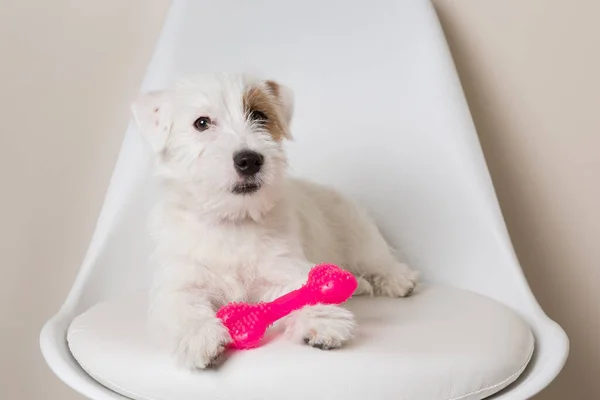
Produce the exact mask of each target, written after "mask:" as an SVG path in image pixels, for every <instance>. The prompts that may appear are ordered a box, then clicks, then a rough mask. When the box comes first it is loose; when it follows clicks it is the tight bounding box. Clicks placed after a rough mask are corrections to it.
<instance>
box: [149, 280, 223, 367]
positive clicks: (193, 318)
mask: <svg viewBox="0 0 600 400" xmlns="http://www.w3.org/2000/svg"><path fill="white" fill-rule="evenodd" d="M150 319H151V322H153V323H155V324H157V325H158V326H157V328H158V329H159V330H160V331H161V332H163V333H164V334H166V336H167V337H166V339H167V340H168V344H169V346H170V350H171V351H173V353H174V354H175V356H176V358H177V360H178V361H179V363H180V364H182V365H184V366H186V367H188V368H201V369H202V368H206V367H208V366H210V365H211V364H213V363H215V361H216V360H217V359H218V358H219V356H220V355H221V353H222V352H223V350H224V349H225V346H226V345H227V344H228V343H229V342H230V341H231V338H230V337H229V333H228V332H227V329H226V328H225V327H224V326H223V324H222V323H221V320H219V319H218V318H217V317H216V315H215V309H214V307H213V304H212V303H211V300H210V298H209V296H208V295H207V293H206V292H205V291H203V290H202V289H198V288H187V289H180V290H166V289H162V290H158V291H157V292H156V293H155V294H154V296H153V299H152V304H151V308H150Z"/></svg>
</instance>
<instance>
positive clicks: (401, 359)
mask: <svg viewBox="0 0 600 400" xmlns="http://www.w3.org/2000/svg"><path fill="white" fill-rule="evenodd" d="M146 306H147V302H146V295H145V294H143V293H142V294H135V295H131V296H129V297H125V298H120V299H114V300H110V301H106V302H103V303H100V304H97V305H96V306H94V307H92V308H91V309H89V310H87V311H86V312H84V313H83V314H81V315H79V316H78V317H76V318H75V319H74V320H73V322H72V324H71V326H70V328H69V332H68V335H67V340H68V344H69V348H70V349H71V352H72V353H73V356H74V357H75V359H76V360H77V361H78V362H79V364H80V365H81V366H82V368H83V369H84V370H85V371H87V372H88V374H90V375H91V376H92V377H93V378H94V379H96V380H97V381H99V382H100V383H101V384H103V385H105V386H107V387H108V388H110V389H112V390H114V391H115V392H118V393H120V394H122V395H125V396H128V397H130V398H133V399H140V400H141V399H143V400H159V399H160V400H169V399H175V400H188V399H189V400H192V399H193V400H202V399H206V400H296V399H297V400H306V399H318V400H321V399H323V400H337V399H340V400H349V399H361V400H364V399H377V400H388V399H389V400H392V399H394V400H398V399H403V400H429V399H431V400H450V399H452V400H458V399H461V400H463V399H464V400H467V399H468V400H474V399H483V398H485V397H487V396H489V395H491V394H493V393H496V392H498V391H499V390H501V389H502V388H504V387H506V386H507V385H509V384H510V383H511V382H513V381H514V380H515V379H517V377H518V376H519V375H520V374H521V372H522V371H523V370H524V369H525V367H526V365H527V363H528V362H529V359H530V358H531V355H532V353H533V348H534V339H533V335H532V333H531V331H530V329H529V327H528V325H527V324H526V323H525V322H524V321H523V320H522V319H521V318H520V317H519V316H518V315H517V314H516V313H515V312H513V311H512V310H511V309H509V308H507V307H506V306H504V305H502V304H500V303H498V302H496V301H494V300H492V299H489V298H487V297H484V296H481V295H478V294H475V293H473V292H469V291H465V290H460V289H456V288H451V287H444V286H423V287H421V288H420V289H419V290H418V291H417V292H416V293H415V294H414V295H413V296H412V297H410V298H406V299H390V298H370V297H357V298H353V299H351V300H350V301H349V302H348V303H347V307H348V308H349V309H351V310H352V311H353V312H354V313H355V314H356V317H357V321H358V324H359V327H358V329H357V332H356V336H355V338H354V339H353V341H352V342H351V343H350V344H349V345H347V346H346V347H344V348H342V349H339V350H332V351H322V350H318V349H315V348H311V347H309V346H306V345H304V344H301V343H292V342H290V341H288V339H287V338H285V337H284V336H283V335H279V334H278V333H277V332H272V334H271V340H267V343H265V344H264V345H263V346H261V347H259V348H257V349H253V350H246V351H231V352H230V353H228V354H227V355H226V359H225V361H224V362H223V364H222V365H221V366H220V367H217V368H215V369H209V370H204V371H200V370H199V371H188V370H185V369H182V368H179V367H178V366H177V365H176V364H175V362H174V360H173V359H172V357H171V355H170V354H169V353H168V352H166V351H165V350H163V349H161V348H160V347H158V346H156V345H155V344H154V343H153V342H152V340H151V339H150V335H149V334H148V331H147V326H146Z"/></svg>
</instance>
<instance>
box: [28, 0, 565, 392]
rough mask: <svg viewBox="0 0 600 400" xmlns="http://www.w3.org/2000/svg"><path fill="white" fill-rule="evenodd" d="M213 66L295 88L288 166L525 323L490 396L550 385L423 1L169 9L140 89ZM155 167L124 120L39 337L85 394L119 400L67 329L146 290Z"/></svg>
mask: <svg viewBox="0 0 600 400" xmlns="http://www.w3.org/2000/svg"><path fill="white" fill-rule="evenodd" d="M219 70H226V71H250V72H253V71H257V72H260V74H261V75H264V76H266V77H269V78H274V79H277V80H280V81H281V82H283V83H285V84H287V85H288V86H290V87H292V88H293V89H295V93H296V104H297V111H296V115H295V120H294V123H293V133H294V135H295V136H296V141H295V142H294V143H291V144H289V145H288V149H289V154H290V164H291V166H292V169H293V172H294V173H296V174H299V175H302V176H305V177H308V178H311V179H313V180H316V181H320V182H324V183H328V184H331V185H334V186H336V187H337V188H339V189H340V190H341V191H342V192H344V193H346V194H347V195H349V196H352V197H354V198H355V199H357V200H358V201H359V202H361V203H362V204H363V205H365V207H367V208H368V209H369V210H370V212H371V213H372V215H373V216H374V217H375V219H376V220H377V222H378V223H379V224H380V226H381V228H382V231H383V232H384V234H385V235H386V236H387V237H388V238H389V240H390V241H391V242H392V243H394V244H397V245H399V246H400V247H401V250H402V251H403V253H404V254H405V255H406V257H407V258H408V259H409V261H410V262H411V264H412V265H413V266H415V267H416V268H417V269H419V270H420V271H422V273H423V276H424V277H425V280H426V281H427V282H429V283H441V284H446V285H451V286H454V287H458V288H462V289H468V290H471V291H474V292H477V293H480V294H483V295H485V296H488V297H490V298H492V299H494V300H496V301H498V302H500V303H503V304H505V305H506V306H508V307H510V308H511V309H512V310H514V311H516V312H517V313H518V314H519V315H520V316H521V317H522V318H523V319H524V320H525V321H526V322H527V323H528V324H529V326H530V327H531V330H532V332H533V334H534V336H535V352H534V354H533V358H532V359H531V361H530V363H529V366H528V368H527V369H526V370H525V372H524V373H523V374H522V375H521V377H520V378H519V379H518V380H517V381H516V382H515V383H514V384H512V385H511V386H509V387H508V388H506V389H505V390H503V391H502V392H500V393H498V394H496V397H495V398H497V399H526V398H529V397H531V396H533V395H534V394H536V393H538V392H539V391H540V390H542V389H543V388H544V387H546V386H547V385H548V384H549V383H550V382H551V381H552V380H553V379H554V378H555V377H556V375H557V374H558V373H559V372H560V370H561V368H562V366H563V364H564V362H565V359H566V357H567V353H568V339H567V337H566V335H565V333H564V332H563V330H562V329H561V328H560V326H558V325H557V324H556V323H554V322H553V321H552V320H550V319H549V318H548V317H547V316H546V315H545V314H544V312H543V310H542V309H541V308H540V306H539V305H538V303H537V302H536V300H535V298H534V296H533V294H532V293H531V291H530V289H529V287H528V285H527V282H526V280H525V278H524V276H523V273H522V271H521V268H520V266H519V263H518V261H517V259H516V257H515V254H514V252H513V248H512V245H511V242H510V238H509V237H508V234H507V231H506V228H505V225H504V221H503V218H502V214H501V212H500V209H499V207H498V202H497V199H496V196H495V193H494V189H493V186H492V182H491V180H490V177H489V174H488V170H487V167H486V164H485V161H484V157H483V154H482V151H481V149H480V146H479V142H478V138H477V134H476V132H475V129H474V126H473V123H472V120H471V117H470V114H469V110H468V107H467V104H466V102H465V99H464V96H463V93H462V89H461V86H460V83H459V80H458V77H457V74H456V71H455V68H454V65H453V63H452V58H451V55H450V53H449V51H448V47H447V45H446V42H445V39H444V36H443V33H442V30H441V28H440V25H439V23H438V20H437V17H436V15H435V12H434V10H433V7H432V5H431V4H430V3H429V2H427V1H375V2H370V1H363V0H351V1H318V0H304V1H294V2H291V1H276V0H256V1H252V2H249V1H246V2H244V1H222V2H217V1H209V0H179V1H177V0H176V1H174V2H173V5H172V8H171V10H170V12H169V14H168V16H167V19H166V23H165V26H164V28H163V32H162V34H161V36H160V39H159V42H158V44H157V47H156V50H155V53H154V57H153V59H152V62H151V64H150V66H149V68H148V71H147V74H146V77H145V80H144V83H143V88H142V89H143V91H147V90H151V89H156V88H162V87H164V86H166V85H168V84H169V83H171V82H172V81H173V80H174V79H175V78H177V77H179V76H181V75H184V74H187V73H192V72H196V71H219ZM359 153H360V156H357V154H359ZM357 157H360V162H361V164H360V168H355V160H356V159H357ZM150 166H151V163H150V151H149V150H148V148H147V145H146V144H145V143H144V142H143V139H141V137H140V135H139V133H138V132H137V130H136V129H135V128H134V127H133V126H131V127H130V128H129V129H128V131H127V133H126V136H125V139H124V142H123V145H122V149H121V152H120V156H119V159H118V162H117V165H116V167H115V170H114V173H113V176H112V180H111V182H110V187H109V190H108V193H107V196H106V200H105V204H104V206H103V208H102V212H101V215H100V218H99V220H98V224H97V227H96V231H95V233H94V236H93V239H92V241H91V243H90V246H89V250H88V252H87V255H86V257H85V260H84V262H83V265H82V267H81V271H80V273H79V275H78V277H77V280H76V282H75V284H74V286H73V288H72V289H71V291H70V293H69V296H68V298H67V300H66V301H65V303H64V305H63V306H62V308H61V309H60V311H59V312H58V313H57V314H56V315H55V316H54V317H53V318H52V319H50V320H49V321H48V322H47V323H46V325H45V326H44V328H43V330H42V333H41V337H40V342H41V348H42V352H43V354H44V357H45V359H46V361H47V362H48V364H49V365H50V367H51V368H52V370H53V371H54V372H55V373H56V375H58V376H59V377H60V378H61V379H62V380H63V381H64V382H65V383H66V384H68V385H69V386H71V387H72V388H74V389H75V390H76V391H78V392H80V393H82V394H84V395H85V396H88V397H89V398H93V399H122V398H125V397H123V396H122V395H120V394H117V393H115V392H113V391H111V390H109V389H107V388H106V387H105V386H103V385H101V384H99V383H98V382H97V381H96V380H94V379H92V378H91V377H90V376H89V375H88V374H87V373H86V372H84V370H83V369H82V368H81V367H80V366H79V364H78V363H77V362H76V361H75V360H74V358H73V356H72V354H71V352H70V351H69V348H68V346H67V342H66V335H67V330H68V328H69V325H70V324H71V322H72V321H73V319H74V318H75V317H76V316H77V315H79V314H81V313H82V312H84V311H85V310H87V309H89V308H90V307H91V306H93V305H94V304H96V303H98V302H101V301H104V300H107V299H111V298H115V297H118V296H121V295H123V294H126V293H130V292H132V291H136V290H144V289H145V288H147V286H148V282H149V277H150V271H151V267H150V266H149V265H148V255H149V253H150V249H151V243H150V241H149V239H148V237H147V234H146V231H145V230H146V223H145V220H146V217H147V214H148V211H149V209H150V208H151V206H152V205H153V203H154V198H155V197H154V190H155V187H154V184H153V180H152V177H151V174H150V173H149V171H150ZM400 301H404V300H400ZM374 368H375V367H374ZM376 393H377V392H374V397H373V398H379V397H377V395H376ZM249 398H250V397H249ZM251 398H262V397H260V395H259V394H256V396H255V397H251ZM382 398H383V397H382Z"/></svg>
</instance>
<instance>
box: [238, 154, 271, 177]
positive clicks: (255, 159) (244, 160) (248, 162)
mask: <svg viewBox="0 0 600 400" xmlns="http://www.w3.org/2000/svg"><path fill="white" fill-rule="evenodd" d="M264 160H265V159H264V157H263V156H262V154H259V153H257V152H255V151H251V150H243V151H240V152H239V153H237V154H235V155H234V156H233V164H234V165H235V169H236V171H237V172H238V173H239V174H240V175H244V176H252V175H255V174H257V173H258V171H260V168H261V167H262V165H263V164H264Z"/></svg>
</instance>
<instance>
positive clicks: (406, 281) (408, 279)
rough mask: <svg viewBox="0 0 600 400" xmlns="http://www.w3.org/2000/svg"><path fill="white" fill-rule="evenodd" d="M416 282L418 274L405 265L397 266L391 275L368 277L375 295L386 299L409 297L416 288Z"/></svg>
mask: <svg viewBox="0 0 600 400" xmlns="http://www.w3.org/2000/svg"><path fill="white" fill-rule="evenodd" d="M417 280H418V273H416V272H415V271H412V270H411V269H409V268H408V266H406V265H405V264H400V265H398V267H397V268H395V270H394V271H393V272H392V273H388V274H383V275H373V276H370V277H369V281H370V282H371V285H372V286H373V290H374V292H375V294H377V295H379V296H388V297H406V296H410V295H411V294H412V292H413V291H414V290H415V287H416V286H417Z"/></svg>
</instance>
